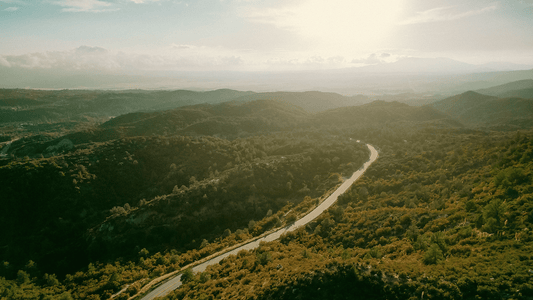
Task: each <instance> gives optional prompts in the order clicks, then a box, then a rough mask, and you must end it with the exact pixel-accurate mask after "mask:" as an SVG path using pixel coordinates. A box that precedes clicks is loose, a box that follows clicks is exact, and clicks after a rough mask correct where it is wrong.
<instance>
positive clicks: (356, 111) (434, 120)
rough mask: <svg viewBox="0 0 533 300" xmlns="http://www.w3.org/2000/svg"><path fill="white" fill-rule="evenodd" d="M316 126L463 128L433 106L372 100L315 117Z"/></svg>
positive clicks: (313, 121)
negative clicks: (438, 126)
mask: <svg viewBox="0 0 533 300" xmlns="http://www.w3.org/2000/svg"><path fill="white" fill-rule="evenodd" d="M311 122H312V123H313V124H316V125H319V126H324V125H328V126H330V125H334V126H341V127H342V126H351V127H354V126H360V127H367V126H370V127H372V126H382V125H384V124H390V123H396V124H397V125H399V126H401V125H407V124H409V123H411V124H419V123H421V122H422V123H426V124H435V125H438V124H443V126H462V125H461V124H459V123H457V122H454V121H453V120H451V119H450V118H449V117H448V116H446V115H445V114H443V113H441V112H439V111H437V110H435V109H432V108H430V107H427V106H424V107H414V106H409V105H407V104H405V103H399V102H385V101H373V102H371V103H368V104H364V105H360V106H352V107H345V108H339V109H332V110H329V111H325V112H322V113H318V114H316V115H315V116H314V117H313V119H312V121H311Z"/></svg>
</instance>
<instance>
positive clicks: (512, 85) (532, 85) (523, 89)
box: [476, 79, 533, 99]
mask: <svg viewBox="0 0 533 300" xmlns="http://www.w3.org/2000/svg"><path fill="white" fill-rule="evenodd" d="M476 92H478V93H480V94H484V95H490V96H497V97H502V98H507V97H519V98H526V99H530V98H533V79H526V80H519V81H513V82H509V83H506V84H502V85H498V86H494V87H491V88H487V89H481V90H477V91H476Z"/></svg>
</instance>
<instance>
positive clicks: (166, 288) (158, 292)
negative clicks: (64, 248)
mask: <svg viewBox="0 0 533 300" xmlns="http://www.w3.org/2000/svg"><path fill="white" fill-rule="evenodd" d="M367 147H368V149H369V150H370V159H369V160H368V161H367V162H366V163H365V164H364V165H363V166H362V167H361V168H360V169H359V170H357V171H356V172H355V173H353V175H352V177H350V178H349V179H347V180H346V181H344V182H343V183H342V185H341V186H340V187H339V188H338V189H337V190H335V192H333V193H332V194H331V195H329V197H328V198H326V200H324V201H323V202H322V203H321V204H320V205H319V206H317V207H316V208H315V209H314V210H313V211H311V212H310V213H309V214H307V215H305V216H304V217H303V218H301V219H299V220H298V221H296V222H294V223H293V224H292V225H290V226H287V227H284V228H281V229H279V230H277V231H274V232H272V233H271V234H269V235H267V236H264V237H262V238H260V239H257V240H255V241H253V242H250V243H248V244H245V245H242V246H240V247H238V248H235V249H233V250H231V251H228V252H226V253H224V254H221V255H219V256H217V257H214V258H212V259H210V260H208V261H205V262H203V263H201V264H199V265H197V266H195V267H193V268H192V271H193V272H195V273H196V272H203V271H205V269H206V268H207V266H210V265H214V264H217V263H219V262H220V261H221V260H223V259H224V258H226V257H228V256H230V255H236V254H237V253H238V252H239V251H241V250H252V249H255V248H257V247H259V243H261V242H271V241H274V240H277V239H278V238H279V237H280V236H281V235H282V234H284V233H286V232H290V231H294V230H296V229H297V228H299V227H301V226H303V225H306V224H307V223H309V222H311V221H313V220H314V219H315V218H316V217H318V216H319V215H320V214H321V213H323V212H324V211H325V210H326V209H328V208H329V207H330V206H331V205H333V203H335V201H337V198H338V197H339V196H340V195H342V194H343V193H344V192H346V191H347V190H348V188H350V186H351V185H352V184H353V183H354V182H355V181H356V180H357V179H359V177H361V175H363V173H364V172H365V171H366V170H367V169H368V167H369V166H370V165H371V164H372V163H373V162H374V161H376V159H377V158H378V152H377V151H376V149H375V148H374V147H372V146H371V145H369V144H367ZM180 285H181V274H180V275H178V276H176V277H174V278H172V279H170V280H168V281H167V282H165V283H163V284H161V285H160V286H158V287H157V288H156V289H154V290H153V291H151V292H150V293H148V294H147V295H145V296H144V297H143V298H142V299H141V300H152V299H155V298H157V297H163V296H165V295H167V294H168V293H170V292H171V291H173V290H175V289H177V288H178V287H179V286H180Z"/></svg>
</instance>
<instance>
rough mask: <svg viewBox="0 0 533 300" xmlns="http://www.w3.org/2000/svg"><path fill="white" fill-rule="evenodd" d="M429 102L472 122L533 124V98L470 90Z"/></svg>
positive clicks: (519, 126)
mask: <svg viewBox="0 0 533 300" xmlns="http://www.w3.org/2000/svg"><path fill="white" fill-rule="evenodd" d="M429 106H431V107H433V108H435V109H437V110H439V111H441V112H444V113H446V114H448V115H449V116H451V117H453V118H455V119H456V120H458V121H459V122H461V123H463V124H465V125H468V126H475V127H490V128H493V129H500V130H515V129H526V128H531V127H532V126H533V117H532V116H533V115H532V112H533V111H532V109H533V99H521V98H503V99H502V98H498V97H494V96H486V95H482V94H479V93H476V92H472V91H470V92H466V93H463V94H460V95H457V96H454V97H450V98H447V99H444V100H441V101H438V102H435V103H432V104H430V105H429Z"/></svg>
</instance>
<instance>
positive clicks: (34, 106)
mask: <svg viewBox="0 0 533 300" xmlns="http://www.w3.org/2000/svg"><path fill="white" fill-rule="evenodd" d="M362 99H364V97H361V96H359V97H346V96H342V95H339V94H335V93H322V92H275V93H254V92H242V91H235V90H229V89H221V90H214V91H205V92H197V91H188V90H176V91H145V90H125V91H102V90H57V91H46V90H24V89H0V124H2V123H10V122H35V123H37V122H39V123H40V122H57V121H60V120H76V121H79V120H85V119H86V118H87V117H91V118H109V117H115V116H120V115H124V114H127V113H131V112H137V111H164V110H169V109H173V108H177V107H182V106H190V105H197V104H218V103H222V102H227V101H232V100H235V101H238V102H250V101H255V100H274V101H280V102H284V103H286V104H289V105H292V106H298V107H301V108H303V109H304V110H305V111H308V112H312V113H314V112H318V111H323V110H327V109H331V108H337V107H343V106H351V105H358V104H361V103H362V102H361V101H362Z"/></svg>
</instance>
